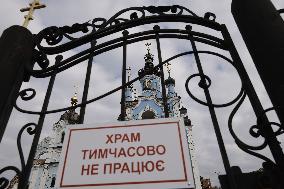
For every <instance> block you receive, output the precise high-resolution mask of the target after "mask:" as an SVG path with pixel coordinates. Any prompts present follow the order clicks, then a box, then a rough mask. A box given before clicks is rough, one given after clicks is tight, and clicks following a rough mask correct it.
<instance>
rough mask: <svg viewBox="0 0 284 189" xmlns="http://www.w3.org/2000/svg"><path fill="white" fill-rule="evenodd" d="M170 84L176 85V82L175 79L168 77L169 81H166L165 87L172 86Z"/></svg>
mask: <svg viewBox="0 0 284 189" xmlns="http://www.w3.org/2000/svg"><path fill="white" fill-rule="evenodd" d="M170 84H173V85H175V84H176V81H175V80H174V78H171V77H168V79H166V80H165V85H170Z"/></svg>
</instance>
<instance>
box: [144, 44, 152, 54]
mask: <svg viewBox="0 0 284 189" xmlns="http://www.w3.org/2000/svg"><path fill="white" fill-rule="evenodd" d="M145 46H146V47H147V51H148V54H150V46H151V43H146V44H145Z"/></svg>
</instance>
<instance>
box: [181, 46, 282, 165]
mask: <svg viewBox="0 0 284 189" xmlns="http://www.w3.org/2000/svg"><path fill="white" fill-rule="evenodd" d="M197 53H200V52H199V51H198V52H197ZM208 54H209V53H208ZM211 54H212V53H211ZM214 55H217V53H216V54H215V53H214ZM217 56H219V55H217ZM219 57H221V56H219ZM221 58H223V59H225V60H227V61H228V62H229V63H230V64H231V65H232V66H233V67H234V68H235V69H237V68H236V67H235V66H234V64H233V62H232V61H231V60H229V59H228V58H227V59H226V58H224V57H221ZM195 77H200V82H199V84H198V85H199V87H200V88H202V89H205V88H207V89H208V88H209V87H210V86H211V79H210V78H209V77H208V76H207V75H202V74H199V73H197V74H193V75H191V76H189V77H188V78H187V80H186V82H185V88H186V91H187V93H188V95H189V96H190V97H191V98H192V99H193V100H195V101H196V102H198V103H199V104H202V105H204V106H211V107H214V108H224V107H228V106H231V105H233V104H235V103H236V102H237V105H236V106H235V107H234V109H233V110H232V112H231V114H230V115H229V118H228V127H229V132H230V133H231V135H232V137H233V138H234V140H235V142H236V144H237V146H238V147H239V148H240V149H241V150H243V151H245V152H246V153H248V154H251V155H253V156H255V157H257V158H260V159H262V160H264V161H266V162H269V163H272V164H274V162H273V161H272V160H270V159H269V158H267V157H265V156H264V155H262V154H259V153H257V152H255V151H259V150H262V149H264V148H266V147H267V141H266V140H265V138H264V141H263V143H262V144H260V145H258V146H251V145H248V144H246V143H244V142H243V141H241V140H240V139H239V138H238V136H237V135H236V133H235V132H234V130H233V124H232V122H233V118H234V116H235V114H236V112H237V111H238V109H239V107H240V106H241V105H242V103H243V102H244V99H245V97H246V93H245V91H244V88H243V81H242V80H241V82H242V83H241V89H240V91H239V93H238V95H237V96H236V97H235V98H234V99H233V100H231V101H230V102H226V103H223V104H214V103H212V104H209V103H207V102H204V101H202V100H200V99H199V98H197V97H196V96H194V95H193V94H192V92H191V91H190V90H189V87H188V85H189V82H190V81H191V80H192V79H193V78H195ZM202 81H203V82H202ZM267 111H270V109H268V110H266V111H265V112H264V114H265V113H266V112H267ZM257 119H258V120H259V119H260V117H258V118H257ZM257 122H259V121H257ZM269 124H271V125H276V126H278V127H279V129H278V130H277V131H276V132H275V135H279V134H282V133H283V126H280V125H279V124H278V123H275V122H269ZM249 133H250V135H251V136H253V137H254V138H258V137H259V136H263V133H262V132H261V130H260V127H259V125H258V124H257V125H253V126H251V127H250V130H249Z"/></svg>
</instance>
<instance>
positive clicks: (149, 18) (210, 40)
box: [0, 5, 284, 189]
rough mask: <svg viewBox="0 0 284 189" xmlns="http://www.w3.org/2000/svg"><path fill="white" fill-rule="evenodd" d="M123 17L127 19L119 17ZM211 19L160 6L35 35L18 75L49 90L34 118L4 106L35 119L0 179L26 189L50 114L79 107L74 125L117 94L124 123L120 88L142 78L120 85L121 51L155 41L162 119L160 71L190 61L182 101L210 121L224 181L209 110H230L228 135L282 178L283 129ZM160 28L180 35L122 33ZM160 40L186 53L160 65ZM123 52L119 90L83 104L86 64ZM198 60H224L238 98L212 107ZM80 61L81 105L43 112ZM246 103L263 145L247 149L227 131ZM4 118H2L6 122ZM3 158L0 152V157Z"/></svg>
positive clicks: (29, 94) (28, 93) (30, 92)
mask: <svg viewBox="0 0 284 189" xmlns="http://www.w3.org/2000/svg"><path fill="white" fill-rule="evenodd" d="M125 15H129V16H127V17H126V16H125ZM215 18H216V16H215V15H214V14H213V13H209V12H207V13H206V14H205V15H204V17H200V16H197V15H196V14H195V13H193V12H192V11H190V10H189V9H187V8H185V7H182V6H179V5H174V6H160V7H154V6H149V7H132V8H127V9H124V10H121V11H119V12H118V13H117V14H115V15H114V16H112V17H111V18H110V19H108V20H107V19H105V18H95V19H93V20H91V21H88V22H85V23H83V24H74V25H72V26H63V27H56V26H52V27H48V28H46V29H44V30H42V31H41V32H39V33H38V34H36V35H34V36H33V40H34V43H35V47H34V48H33V53H32V55H33V61H32V62H28V63H27V64H25V65H24V66H25V67H24V68H23V70H24V72H25V74H26V75H25V76H26V78H27V77H35V78H50V81H49V85H48V88H47V91H46V95H45V99H44V102H43V106H42V110H41V111H39V112H36V111H32V110H25V109H22V108H21V107H19V106H18V105H17V103H16V99H15V100H14V101H15V103H14V104H10V107H9V108H11V107H14V108H16V109H17V110H18V111H20V112H22V113H24V114H35V115H39V119H38V122H37V123H27V124H25V125H24V126H23V127H22V128H21V130H20V131H19V134H18V138H17V148H18V151H19V154H20V160H21V167H20V168H17V167H15V166H8V167H5V168H3V169H1V170H0V174H2V173H4V172H6V171H11V170H12V171H14V172H15V173H16V174H17V175H18V176H19V182H20V183H19V188H26V186H27V184H28V179H29V175H30V172H31V168H32V163H33V160H34V156H35V152H36V148H37V145H38V142H39V138H40V134H41V131H42V127H43V123H44V120H45V116H46V115H47V114H52V113H56V112H62V111H66V110H70V109H72V108H78V107H80V122H81V123H83V122H84V115H85V109H86V106H87V105H88V104H90V103H92V102H94V101H98V100H100V99H102V98H104V97H106V96H108V95H110V94H113V93H115V92H118V91H121V116H120V117H121V120H122V121H123V118H124V117H125V111H124V110H125V103H124V102H125V87H126V86H128V85H131V84H132V83H134V82H135V81H137V80H139V79H140V78H142V77H143V75H141V76H139V77H137V78H135V79H133V80H131V81H129V82H126V56H127V45H129V44H132V43H137V42H139V41H144V40H150V39H152V40H155V41H156V44H157V53H158V62H159V64H158V65H157V66H156V67H159V68H160V70H162V72H161V83H162V96H163V104H164V110H165V116H166V117H168V116H169V113H168V107H167V103H166V102H167V101H166V89H165V85H164V73H163V65H164V64H165V63H167V62H170V61H172V60H174V59H176V58H179V57H182V56H186V55H193V56H194V57H195V62H196V66H197V69H198V73H196V74H193V75H191V76H189V77H188V79H187V80H186V82H185V88H186V91H187V93H188V95H189V96H190V97H191V98H192V99H194V100H195V101H197V102H198V103H200V104H202V105H204V106H207V107H208V109H209V112H210V115H211V118H212V123H213V127H214V130H215V134H216V137H217V141H218V145H219V148H220V153H221V156H222V159H223V164H224V167H225V170H226V174H227V175H228V182H229V185H230V188H231V189H237V188H238V187H237V185H236V183H235V180H234V177H233V175H232V172H231V169H230V163H229V159H228V156H227V152H226V149H225V145H224V142H223V139H222V135H221V132H220V127H219V123H218V120H217V115H216V113H215V109H217V108H223V107H228V106H232V107H234V109H233V111H232V112H231V114H230V116H229V118H228V127H229V131H230V133H231V135H232V137H233V138H234V140H235V142H236V144H237V145H238V146H239V148H240V149H242V150H243V151H245V152H247V153H249V154H251V155H253V156H256V157H258V158H260V159H263V160H264V162H265V164H266V165H268V166H266V167H270V171H271V172H274V173H275V174H278V176H279V175H281V173H283V163H284V155H283V151H282V149H281V147H280V146H279V143H278V141H277V138H276V137H277V136H278V135H280V134H283V129H284V128H283V126H282V125H281V124H279V123H275V122H270V121H269V120H268V118H267V116H266V112H268V111H272V110H273V108H270V109H266V110H264V109H263V107H262V105H261V102H260V100H259V99H258V97H257V94H256V92H255V90H254V88H253V85H252V83H251V81H250V79H249V76H248V74H247V72H246V70H245V68H244V66H243V63H242V61H241V59H240V57H239V55H238V53H237V51H236V48H235V46H234V43H233V41H232V39H231V37H230V34H229V32H228V30H227V28H226V26H225V25H223V24H219V23H217V22H216V21H215ZM163 22H176V23H183V24H184V26H185V27H184V29H163V28H160V26H159V25H155V26H154V27H153V29H151V30H147V31H140V32H138V33H129V32H128V31H127V30H129V29H131V28H135V27H137V26H141V25H145V24H153V23H154V24H155V23H156V24H160V23H163ZM192 25H199V26H203V27H206V28H209V29H211V30H214V31H216V32H218V33H219V34H221V35H220V36H222V37H221V38H219V37H216V36H213V35H210V34H206V33H201V32H198V31H195V30H194V27H192ZM120 31H122V36H121V37H117V38H114V39H111V40H108V41H104V42H103V43H98V40H99V39H101V38H103V37H106V36H110V35H112V34H113V33H117V32H120ZM73 34H76V35H78V34H82V36H81V37H79V38H75V37H72V35H73ZM163 38H174V39H183V40H187V41H188V43H189V44H190V46H191V47H192V50H189V51H186V52H183V53H180V54H176V55H175V56H173V57H171V58H168V59H167V60H163V59H162V56H161V50H162V49H161V47H160V39H163ZM43 43H46V44H47V46H43V45H42V44H43ZM88 43H90V44H91V47H90V48H88V49H85V50H83V51H81V52H79V53H77V54H75V55H73V56H71V57H68V58H64V57H63V56H61V55H60V53H63V52H65V51H68V50H71V49H73V48H76V47H79V46H81V45H84V44H88ZM196 43H203V44H207V45H210V46H213V47H215V48H218V49H222V50H224V51H227V52H229V54H230V57H227V56H225V55H223V54H220V53H218V52H213V51H201V50H198V49H197V46H196ZM120 47H122V48H123V60H122V80H121V86H119V87H117V88H115V89H113V90H111V91H109V92H107V93H105V94H103V95H101V96H98V97H96V98H93V99H87V96H88V90H89V82H90V76H91V68H92V59H93V57H95V56H97V55H99V54H102V53H105V52H107V51H111V50H113V49H116V48H120ZM200 54H210V55H213V56H217V57H219V58H221V59H224V60H225V61H227V62H228V63H229V64H231V65H232V66H233V67H234V68H235V69H236V71H237V73H238V75H239V77H240V79H241V82H242V86H241V89H240V91H239V93H238V95H237V96H236V97H235V98H234V99H233V100H231V101H230V102H227V103H224V104H215V103H214V102H213V101H212V98H211V94H210V90H209V89H210V85H211V80H210V78H209V77H208V76H207V75H206V74H205V73H204V71H203V66H204V64H203V63H202V62H201V60H200V58H199V56H200ZM50 55H56V57H55V61H54V62H55V63H54V65H50V64H49V62H52V61H51V58H50ZM85 60H88V67H87V72H86V77H85V85H84V91H83V94H82V102H81V103H80V104H77V105H75V106H73V107H65V108H60V109H54V110H50V109H48V103H49V99H50V96H51V93H52V89H53V85H54V82H55V78H56V75H57V74H58V73H60V72H63V71H65V70H67V69H69V68H71V67H73V66H74V65H77V64H79V63H81V62H83V61H85ZM35 63H37V64H38V65H39V66H40V67H41V70H35V69H34V64H35ZM193 78H199V79H200V82H199V87H200V88H201V89H202V90H203V91H204V94H205V97H206V101H202V100H200V99H199V98H197V97H195V96H194V95H193V93H192V92H191V91H190V90H189V87H188V84H189V82H190V81H191V79H193ZM35 95H36V91H35V90H34V89H32V88H28V89H24V90H22V91H20V92H18V94H17V98H21V99H22V100H24V101H29V100H31V99H33V98H34V97H35ZM245 98H248V99H249V100H250V103H251V105H252V107H253V110H254V112H255V115H256V117H257V123H256V125H254V126H252V127H251V128H250V134H251V135H252V136H253V137H255V138H259V137H263V138H264V142H263V143H262V144H261V145H259V146H250V145H248V144H246V143H244V142H243V141H241V140H240V139H239V138H238V136H237V135H236V134H235V132H234V130H233V126H232V120H233V117H234V115H235V114H236V112H237V111H238V109H239V107H240V106H241V104H242V103H243V101H244V100H245ZM9 116H10V114H9V115H6V119H8V118H9ZM271 125H275V126H277V127H278V128H279V129H278V130H277V131H276V132H275V131H273V129H272V127H271ZM1 127H2V128H3V127H4V129H2V130H1V132H2V134H1V135H3V133H4V130H5V127H6V126H1ZM23 132H28V133H29V134H30V135H33V142H32V146H31V149H30V152H29V156H28V159H27V160H25V158H24V155H23V152H22V147H21V137H22V134H23ZM266 147H269V148H270V150H271V153H272V155H273V158H274V161H273V160H270V159H269V158H267V157H265V156H264V155H261V154H259V153H257V152H256V151H258V150H262V149H264V148H266ZM1 153H3V152H1ZM9 182H10V181H9V179H7V178H5V177H1V178H0V188H6V187H7V186H8V184H9Z"/></svg>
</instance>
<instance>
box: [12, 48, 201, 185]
mask: <svg viewBox="0 0 284 189" xmlns="http://www.w3.org/2000/svg"><path fill="white" fill-rule="evenodd" d="M144 59H145V66H144V68H142V69H141V70H139V72H138V75H139V76H143V77H142V78H141V79H140V84H141V94H140V95H139V96H137V95H136V90H135V89H134V88H133V86H132V85H131V86H127V87H126V89H125V118H124V120H125V121H129V120H141V119H156V118H165V113H164V105H163V98H162V86H161V72H160V70H159V68H155V67H154V63H153V61H154V57H153V55H152V54H151V53H150V50H149V49H148V53H147V54H146V55H145V57H144ZM129 77H130V76H128V78H129ZM165 87H166V92H167V95H166V98H167V106H168V111H169V117H183V118H184V121H185V126H186V132H187V135H188V144H189V150H190V154H191V163H192V167H193V173H194V180H195V185H196V189H201V184H200V175H199V171H198V166H197V161H196V157H195V149H194V142H193V141H194V140H193V137H192V132H191V131H192V125H191V121H190V119H189V118H188V115H187V109H186V108H184V107H181V97H180V96H178V94H177V93H176V91H175V80H174V78H172V77H171V76H170V71H169V67H168V78H167V79H166V80H165ZM76 103H77V97H76V95H75V96H74V97H73V98H71V104H72V105H76ZM118 119H119V120H121V116H119V118H118ZM78 122H79V115H78V113H76V112H75V109H71V110H69V111H66V112H65V113H64V114H63V115H62V116H61V118H60V120H59V121H58V122H57V123H55V124H54V125H53V130H52V131H53V132H52V133H53V134H52V136H50V137H46V138H44V139H43V140H42V141H41V142H40V144H39V145H38V148H37V153H36V156H35V159H34V165H33V168H32V172H31V176H30V183H29V189H53V188H55V180H56V173H57V168H58V164H59V160H60V154H61V150H62V143H63V140H64V136H65V129H66V127H68V125H70V124H77V123H78ZM158 134H160V133H158ZM10 188H15V189H16V188H17V182H16V181H14V182H12V185H11V186H10Z"/></svg>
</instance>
